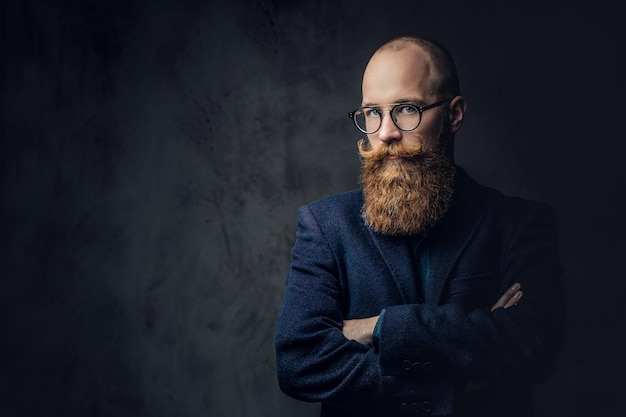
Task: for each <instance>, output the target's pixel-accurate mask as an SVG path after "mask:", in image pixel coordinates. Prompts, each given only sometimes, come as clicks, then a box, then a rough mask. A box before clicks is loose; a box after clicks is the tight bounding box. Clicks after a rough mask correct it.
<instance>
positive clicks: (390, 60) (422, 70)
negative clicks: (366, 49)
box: [362, 45, 432, 105]
mask: <svg viewBox="0 0 626 417" xmlns="http://www.w3.org/2000/svg"><path fill="white" fill-rule="evenodd" d="M431 75H432V65H431V62H430V57H429V56H428V54H427V53H426V52H425V51H423V50H422V48H419V47H417V46H414V45H409V46H407V47H406V48H403V49H400V50H393V49H386V50H382V51H378V52H376V53H375V54H374V55H373V56H372V58H371V59H370V62H369V63H368V65H367V67H366V69H365V72H364V74H363V85H362V92H363V105H368V104H376V105H383V104H394V103H402V102H412V103H416V104H423V103H426V102H429V100H430V98H431V97H430V95H432V88H431V86H432V82H431V79H432V77H431Z"/></svg>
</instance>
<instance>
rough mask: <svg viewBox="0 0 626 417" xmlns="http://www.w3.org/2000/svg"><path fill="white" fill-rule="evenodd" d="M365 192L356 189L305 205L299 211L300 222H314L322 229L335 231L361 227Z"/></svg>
mask: <svg viewBox="0 0 626 417" xmlns="http://www.w3.org/2000/svg"><path fill="white" fill-rule="evenodd" d="M362 206H363V191H362V190H361V189H355V190H351V191H347V192H344V193H340V194H335V195H331V196H328V197H324V198H322V199H319V200H316V201H313V202H311V203H309V204H306V205H303V206H301V207H300V208H299V210H298V218H299V220H300V222H303V221H304V222H308V221H311V220H314V221H315V222H316V223H318V224H319V225H321V226H322V227H325V226H326V227H332V228H335V229H338V228H342V229H343V228H346V227H348V228H349V227H354V226H357V225H361V224H362V223H363V220H362V218H361V208H362Z"/></svg>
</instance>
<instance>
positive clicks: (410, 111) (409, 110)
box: [400, 106, 417, 114]
mask: <svg viewBox="0 0 626 417" xmlns="http://www.w3.org/2000/svg"><path fill="white" fill-rule="evenodd" d="M400 112H401V113H404V114H413V113H417V109H416V108H415V106H402V107H401V108H400Z"/></svg>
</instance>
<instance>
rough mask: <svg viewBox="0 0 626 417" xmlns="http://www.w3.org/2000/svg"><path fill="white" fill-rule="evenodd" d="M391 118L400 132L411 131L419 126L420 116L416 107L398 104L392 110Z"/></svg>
mask: <svg viewBox="0 0 626 417" xmlns="http://www.w3.org/2000/svg"><path fill="white" fill-rule="evenodd" d="M391 116H392V117H393V120H394V121H395V122H396V126H398V127H399V128H400V129H402V130H413V129H415V128H416V127H417V126H418V125H419V124H420V120H421V118H422V114H421V113H420V111H419V110H418V109H417V107H415V106H412V105H410V104H400V105H397V106H395V107H394V108H393V110H392V111H391Z"/></svg>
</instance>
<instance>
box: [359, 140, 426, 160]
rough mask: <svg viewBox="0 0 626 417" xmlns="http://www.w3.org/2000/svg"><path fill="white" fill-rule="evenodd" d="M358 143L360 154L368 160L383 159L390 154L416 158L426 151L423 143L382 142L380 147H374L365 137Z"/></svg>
mask: <svg viewBox="0 0 626 417" xmlns="http://www.w3.org/2000/svg"><path fill="white" fill-rule="evenodd" d="M357 145H358V148H359V155H361V158H363V159H364V160H366V161H382V160H383V159H385V158H386V157H388V156H397V157H400V158H415V157H417V156H419V155H422V154H423V153H424V150H423V148H422V146H421V145H412V146H406V145H401V144H399V143H397V142H391V143H389V144H381V145H380V146H379V147H378V148H376V149H372V147H371V145H370V144H369V143H368V142H367V141H366V140H365V139H361V140H359V142H358V144H357Z"/></svg>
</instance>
